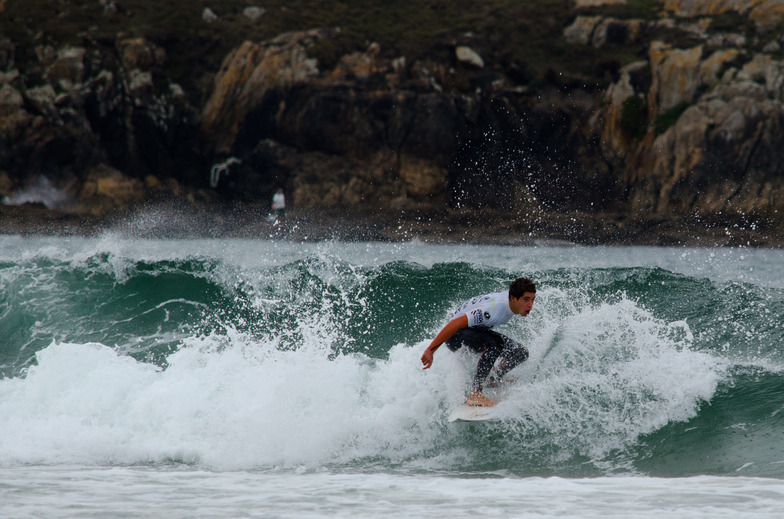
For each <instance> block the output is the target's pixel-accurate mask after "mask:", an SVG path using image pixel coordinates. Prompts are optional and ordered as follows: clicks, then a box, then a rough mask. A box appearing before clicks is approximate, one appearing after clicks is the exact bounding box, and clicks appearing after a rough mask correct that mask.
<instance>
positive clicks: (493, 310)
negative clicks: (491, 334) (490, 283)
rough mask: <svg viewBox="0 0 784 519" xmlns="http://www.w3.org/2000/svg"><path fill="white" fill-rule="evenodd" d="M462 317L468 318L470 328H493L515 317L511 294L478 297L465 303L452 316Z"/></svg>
mask: <svg viewBox="0 0 784 519" xmlns="http://www.w3.org/2000/svg"><path fill="white" fill-rule="evenodd" d="M461 315H466V316H468V327H469V328H473V327H479V328H492V327H494V326H498V325H501V324H504V323H507V322H509V320H510V319H511V318H512V317H514V313H513V312H512V309H511V308H509V292H495V293H494V294H485V295H483V296H478V297H475V298H473V299H471V300H470V301H466V302H465V303H463V304H462V305H461V306H460V308H458V309H457V311H455V313H454V314H453V315H452V319H454V318H456V317H460V316H461Z"/></svg>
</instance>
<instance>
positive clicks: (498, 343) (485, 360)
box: [446, 328, 505, 406]
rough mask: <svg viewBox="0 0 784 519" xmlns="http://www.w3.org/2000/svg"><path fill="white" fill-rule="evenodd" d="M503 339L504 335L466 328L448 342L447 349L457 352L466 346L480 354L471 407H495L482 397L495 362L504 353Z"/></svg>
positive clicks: (470, 402) (472, 386) (491, 402)
mask: <svg viewBox="0 0 784 519" xmlns="http://www.w3.org/2000/svg"><path fill="white" fill-rule="evenodd" d="M503 338H504V336H503V335H501V334H500V333H496V332H493V331H491V330H482V329H476V328H464V329H462V330H460V331H458V332H457V333H455V334H454V335H453V336H452V337H451V338H450V339H449V340H448V341H447V343H446V344H447V347H448V348H449V349H450V350H452V351H455V350H457V349H458V348H460V347H461V346H466V347H467V348H469V349H470V350H472V351H475V352H478V353H479V354H480V355H479V361H478V363H477V365H476V373H475V374H474V381H473V383H472V384H471V395H470V396H469V397H468V401H467V403H468V404H469V405H485V406H492V405H495V402H493V401H492V400H490V399H488V398H486V397H485V396H483V395H482V385H483V383H484V381H485V379H486V378H487V376H488V375H489V374H490V372H491V371H492V370H493V366H494V365H495V361H496V360H498V357H499V356H500V355H501V353H502V352H503V351H504V346H505V343H504V341H503ZM450 342H451V344H450Z"/></svg>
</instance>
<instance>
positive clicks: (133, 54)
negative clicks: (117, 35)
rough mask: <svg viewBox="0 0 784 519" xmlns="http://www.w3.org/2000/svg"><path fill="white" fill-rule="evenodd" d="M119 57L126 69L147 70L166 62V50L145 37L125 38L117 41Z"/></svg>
mask: <svg viewBox="0 0 784 519" xmlns="http://www.w3.org/2000/svg"><path fill="white" fill-rule="evenodd" d="M117 47H118V50H119V52H120V59H121V60H122V64H123V66H124V67H125V68H126V69H128V70H133V69H140V70H149V69H150V68H151V67H153V66H156V65H157V66H162V65H164V64H165V63H166V51H165V50H163V49H161V48H160V47H158V46H157V45H154V44H152V43H150V42H149V41H147V39H146V38H125V39H122V40H120V41H118V42H117Z"/></svg>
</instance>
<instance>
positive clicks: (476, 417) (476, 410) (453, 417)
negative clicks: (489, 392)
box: [449, 404, 499, 423]
mask: <svg viewBox="0 0 784 519" xmlns="http://www.w3.org/2000/svg"><path fill="white" fill-rule="evenodd" d="M495 409H496V408H495V407H483V406H476V405H466V404H463V405H461V406H460V407H458V408H456V409H455V410H454V411H452V413H451V414H450V415H449V422H450V423H452V422H487V421H492V420H498V419H499V417H498V414H497V413H495V412H494V411H495Z"/></svg>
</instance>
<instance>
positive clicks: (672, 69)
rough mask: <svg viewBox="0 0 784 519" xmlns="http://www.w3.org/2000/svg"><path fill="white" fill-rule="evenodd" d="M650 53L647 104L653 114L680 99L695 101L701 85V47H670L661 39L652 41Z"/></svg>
mask: <svg viewBox="0 0 784 519" xmlns="http://www.w3.org/2000/svg"><path fill="white" fill-rule="evenodd" d="M649 55H650V61H651V71H652V76H653V82H652V85H651V90H650V92H649V94H648V105H649V106H650V109H651V111H652V113H658V112H660V111H664V110H667V109H669V108H672V107H674V106H675V105H677V104H678V103H681V102H687V103H691V102H692V101H694V95H695V93H696V92H697V88H698V87H699V86H700V85H701V78H700V62H701V59H702V46H701V45H700V46H698V47H693V48H691V49H673V48H671V47H670V46H669V45H666V44H664V43H662V42H653V43H652V44H651V49H650V52H649Z"/></svg>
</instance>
